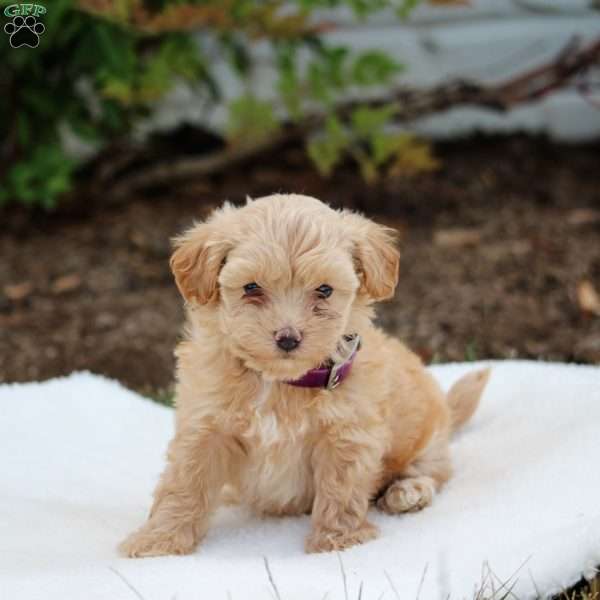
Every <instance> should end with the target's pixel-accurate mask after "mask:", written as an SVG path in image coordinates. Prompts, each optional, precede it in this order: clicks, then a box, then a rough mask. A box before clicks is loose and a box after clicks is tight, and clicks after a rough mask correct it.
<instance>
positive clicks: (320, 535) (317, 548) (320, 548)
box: [305, 521, 379, 553]
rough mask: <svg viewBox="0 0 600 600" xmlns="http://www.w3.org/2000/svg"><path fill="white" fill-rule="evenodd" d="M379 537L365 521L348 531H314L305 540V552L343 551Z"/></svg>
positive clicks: (375, 529)
mask: <svg viewBox="0 0 600 600" xmlns="http://www.w3.org/2000/svg"><path fill="white" fill-rule="evenodd" d="M378 535H379V529H378V528H377V527H376V526H375V525H373V524H372V523H369V522H368V521H365V522H364V523H363V524H362V525H361V526H360V527H359V528H358V529H351V530H348V531H340V530H338V531H335V530H331V529H322V528H319V529H314V530H313V531H312V532H311V533H310V535H309V536H308V538H306V546H305V547H306V551H307V552H309V553H314V552H332V551H334V550H345V549H346V548H350V547H351V546H356V545H357V544H364V543H365V542H368V541H369V540H374V539H375V538H376V537H377V536H378Z"/></svg>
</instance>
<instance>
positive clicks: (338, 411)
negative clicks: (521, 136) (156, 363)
mask: <svg viewBox="0 0 600 600" xmlns="http://www.w3.org/2000/svg"><path fill="white" fill-rule="evenodd" d="M175 246H176V249H175V252H174V254H173V256H172V258H171V268H172V270H173V274H174V276H175V280H176V283H177V286H178V288H179V290H180V292H181V294H182V296H183V297H184V299H185V302H186V307H187V326H186V330H185V340H184V341H183V342H181V343H180V344H179V346H178V348H177V351H176V356H177V360H178V367H177V381H178V384H177V401H176V404H177V410H176V432H175V437H174V438H173V440H172V441H171V443H170V445H169V450H168V457H167V466H166V468H165V470H164V473H163V474H162V476H161V479H160V482H159V484H158V486H157V488H156V490H155V492H154V503H153V506H152V509H151V511H150V516H149V518H148V520H147V522H146V523H145V524H144V525H143V526H142V527H141V528H140V529H139V530H138V531H136V532H134V533H133V534H131V535H130V536H129V537H128V538H127V539H126V540H125V541H124V542H123V543H122V544H121V547H120V548H121V551H122V552H123V553H124V554H125V555H127V556H132V557H136V556H156V555H164V554H187V553H190V552H193V551H194V549H195V547H196V545H197V544H198V542H199V541H200V540H201V539H202V537H203V536H204V535H205V533H206V531H207V528H208V525H209V519H210V516H211V514H212V513H213V511H214V510H215V509H216V508H217V506H218V505H219V503H220V502H222V501H223V499H224V497H223V493H224V490H229V492H230V493H233V494H235V496H236V497H237V498H238V499H239V501H240V502H242V503H244V504H246V505H249V506H250V507H252V508H253V509H254V510H255V511H256V512H257V513H258V514H260V515H275V516H283V515H301V514H309V513H310V514H311V523H312V524H311V532H310V534H309V535H308V537H307V539H306V544H305V548H306V551H307V552H326V551H331V550H343V549H345V548H349V547H350V546H353V545H355V544H360V543H363V542H366V541H368V540H371V539H373V538H375V537H376V536H377V533H378V532H377V528H376V527H375V526H374V525H373V524H372V523H371V522H370V521H369V519H368V509H369V504H370V503H371V502H375V503H376V505H377V507H378V508H379V509H381V510H382V511H385V512H386V513H389V514H399V513H403V512H409V511H416V510H420V509H422V508H424V507H425V506H427V505H428V504H430V503H431V501H432V499H433V497H434V495H435V493H436V491H437V490H438V489H439V488H440V486H441V485H442V484H443V483H444V482H445V481H446V480H447V479H448V478H449V476H450V472H451V467H450V456H449V450H448V440H449V436H450V434H451V433H452V431H454V430H455V429H456V428H457V427H459V426H460V425H461V424H462V423H464V422H465V421H466V420H467V419H468V418H469V417H470V416H471V414H472V413H473V412H474V410H475V409H476V407H477V404H478V402H479V397H480V395H481V392H482V390H483V388H484V386H485V383H486V380H487V377H488V373H487V371H481V372H477V373H473V374H470V375H467V376H466V377H464V378H463V379H461V380H460V381H459V382H458V383H457V384H455V385H454V387H453V388H452V389H451V390H450V392H449V393H448V395H447V396H446V395H444V394H443V393H442V391H441V390H440V388H439V387H438V385H437V384H436V382H435V381H434V380H433V378H432V377H431V376H430V375H429V374H428V373H427V372H426V371H425V369H424V367H423V365H422V364H421V361H420V360H419V358H417V356H416V355H415V354H413V353H412V352H410V351H409V350H408V349H407V348H406V347H404V346H403V345H402V344H401V343H400V342H399V341H397V340H395V339H392V338H390V337H388V336H387V335H386V334H385V333H383V332H382V331H381V330H379V329H377V328H376V327H375V326H374V325H373V323H372V319H373V309H372V305H373V303H374V302H376V301H379V300H385V299H386V298H390V297H391V296H392V295H393V294H394V289H395V287H396V283H397V280H398V261H399V253H398V250H397V249H396V248H395V246H394V235H393V230H390V229H388V228H385V227H382V226H380V225H377V224H375V223H373V222H372V221H369V220H367V219H366V218H364V217H362V216H359V215H358V214H354V213H352V212H348V211H345V210H343V211H335V210H333V209H331V208H329V207H328V206H327V205H325V204H323V203H322V202H320V201H318V200H316V199H314V198H309V197H307V196H300V195H293V194H290V195H280V194H277V195H273V196H268V197H265V198H261V199H258V200H255V201H252V200H248V203H247V204H246V205H245V206H244V207H242V208H235V207H233V206H231V205H228V204H225V205H224V206H223V207H222V208H221V209H220V210H217V211H216V212H214V213H213V214H212V216H211V217H210V218H209V219H208V220H207V221H206V222H204V223H200V224H197V225H195V226H194V227H192V228H191V229H190V230H189V231H187V232H185V233H184V234H183V235H182V236H180V237H178V238H177V239H176V240H175Z"/></svg>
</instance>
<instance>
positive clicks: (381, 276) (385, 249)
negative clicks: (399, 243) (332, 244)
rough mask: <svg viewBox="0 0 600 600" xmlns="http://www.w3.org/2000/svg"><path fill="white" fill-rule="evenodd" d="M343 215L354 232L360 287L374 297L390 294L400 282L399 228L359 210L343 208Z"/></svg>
mask: <svg viewBox="0 0 600 600" xmlns="http://www.w3.org/2000/svg"><path fill="white" fill-rule="evenodd" d="M342 218H343V220H344V221H345V222H346V224H347V226H348V228H349V233H350V235H351V236H352V241H353V246H354V248H353V252H352V256H353V258H354V263H355V265H356V271H357V273H358V275H359V277H360V279H361V291H363V292H366V293H367V294H368V295H369V296H371V298H373V299H374V300H386V299H388V298H391V297H392V296H393V295H394V291H395V289H396V285H397V284H398V269H399V265H400V252H399V251H398V248H397V247H396V238H397V232H396V231H395V230H394V229H391V228H390V227H385V226H383V225H378V224H377V223H374V222H373V221H371V220H369V219H366V218H365V217H362V216H360V215H357V214H356V213H350V212H343V213H342Z"/></svg>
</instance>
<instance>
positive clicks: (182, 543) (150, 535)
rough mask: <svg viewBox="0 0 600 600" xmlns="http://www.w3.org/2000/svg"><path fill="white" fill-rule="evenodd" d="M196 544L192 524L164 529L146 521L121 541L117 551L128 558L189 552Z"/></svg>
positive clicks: (195, 534)
mask: <svg viewBox="0 0 600 600" xmlns="http://www.w3.org/2000/svg"><path fill="white" fill-rule="evenodd" d="M197 544H198V535H197V533H196V528H195V527H194V526H193V525H180V526H179V527H177V528H176V529H171V530H164V529H161V528H160V527H158V526H153V525H152V523H150V522H148V523H146V524H145V525H144V526H142V527H141V528H140V529H138V530H137V531H134V532H133V533H132V534H131V535H129V536H128V537H127V538H126V539H125V540H123V542H121V544H120V545H119V552H120V553H121V554H122V555H123V556H127V557H129V558H141V557H144V556H166V555H170V554H191V553H192V552H193V551H194V549H195V548H196V545H197Z"/></svg>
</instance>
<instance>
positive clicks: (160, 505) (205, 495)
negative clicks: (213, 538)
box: [119, 430, 243, 557]
mask: <svg viewBox="0 0 600 600" xmlns="http://www.w3.org/2000/svg"><path fill="white" fill-rule="evenodd" d="M241 454H243V453H242V449H241V447H240V446H239V444H238V443H237V442H236V441H235V439H233V438H232V437H230V436H226V435H223V434H220V433H217V432H211V431H208V430H207V431H198V430H194V431H191V430H190V431H185V430H184V431H180V432H178V433H177V434H176V436H175V438H174V439H173V440H172V441H171V444H170V445H169V452H168V465H167V467H166V469H165V471H164V473H163V474H162V476H161V479H160V482H159V484H158V486H157V488H156V490H155V492H154V504H153V505H152V509H151V510H150V516H149V518H148V521H147V522H146V523H145V524H144V525H143V526H142V527H141V528H140V529H138V530H137V531H135V532H134V533H132V534H131V535H130V536H129V537H128V538H127V539H126V540H125V541H124V542H123V543H122V544H121V545H120V547H119V549H120V551H121V552H122V553H123V554H124V555H126V556H130V557H138V556H159V555H164V554H189V553H190V552H192V551H193V550H194V548H195V547H196V545H197V544H198V542H199V541H200V539H201V538H202V537H203V536H204V534H205V533H206V530H207V528H208V520H209V517H210V515H211V513H212V512H213V510H214V508H215V505H216V504H217V502H218V500H219V497H220V494H221V490H222V488H223V485H224V484H225V483H226V482H227V481H228V480H229V478H230V477H231V476H232V474H233V473H232V472H233V471H234V470H235V469H236V467H237V466H239V463H240V459H241V457H240V455H241Z"/></svg>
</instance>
